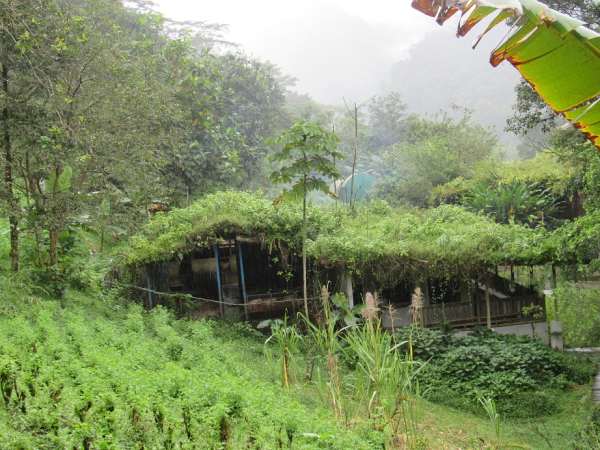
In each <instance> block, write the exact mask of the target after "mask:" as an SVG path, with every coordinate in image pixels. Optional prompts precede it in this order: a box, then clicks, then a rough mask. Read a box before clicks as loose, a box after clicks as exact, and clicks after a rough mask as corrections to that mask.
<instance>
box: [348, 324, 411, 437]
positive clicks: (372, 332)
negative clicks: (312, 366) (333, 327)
mask: <svg viewBox="0 0 600 450" xmlns="http://www.w3.org/2000/svg"><path fill="white" fill-rule="evenodd" d="M345 342H346V343H347V348H346V352H347V353H348V354H349V355H348V356H349V358H354V359H356V361H357V368H358V369H359V373H360V374H362V377H360V378H361V379H362V380H361V381H362V383H360V384H359V385H358V386H357V388H358V389H357V391H358V392H359V393H360V394H359V396H360V398H361V399H362V403H363V405H364V408H365V411H366V413H367V414H368V416H369V417H370V418H371V419H373V420H374V421H375V423H379V424H380V426H381V427H382V428H383V429H384V430H385V431H386V434H387V435H388V440H389V441H388V445H389V446H390V447H391V448H395V447H397V446H398V445H400V442H403V444H402V445H405V446H407V447H408V448H416V447H417V445H418V442H419V436H418V433H417V403H416V400H417V398H418V396H419V385H418V382H417V378H416V376H417V374H418V371H419V368H420V365H419V364H418V363H416V362H415V361H413V359H412V352H411V350H410V345H409V343H408V342H395V340H394V338H393V336H392V335H391V334H390V333H388V332H386V331H385V330H384V329H383V328H382V326H381V323H380V321H379V320H377V319H373V320H368V321H366V322H365V323H364V324H363V325H361V326H359V327H355V328H353V329H352V330H350V331H349V332H348V333H347V335H346V337H345Z"/></svg>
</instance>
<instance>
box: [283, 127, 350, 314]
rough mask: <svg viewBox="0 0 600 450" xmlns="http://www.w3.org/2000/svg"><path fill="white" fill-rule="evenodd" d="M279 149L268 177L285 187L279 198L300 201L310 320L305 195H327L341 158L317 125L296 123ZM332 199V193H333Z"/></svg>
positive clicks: (304, 288)
mask: <svg viewBox="0 0 600 450" xmlns="http://www.w3.org/2000/svg"><path fill="white" fill-rule="evenodd" d="M278 142H279V144H280V145H281V149H280V150H279V152H277V153H275V154H273V155H272V159H273V161H275V162H276V163H278V167H277V168H276V169H275V171H274V172H273V173H272V174H271V180H272V181H274V182H275V183H279V184H281V183H283V184H286V185H288V187H287V188H286V189H284V191H283V193H282V194H281V196H280V199H282V198H288V199H289V198H291V199H292V200H297V199H300V198H301V199H302V234H301V238H302V280H303V285H302V293H303V297H304V314H305V316H306V318H307V319H308V317H309V311H308V292H307V291H308V288H307V259H306V237H307V230H306V207H307V204H306V202H307V197H308V194H309V193H311V192H314V191H318V192H321V193H325V194H330V191H329V184H328V182H327V181H328V180H329V181H331V182H335V180H336V179H337V178H338V177H339V176H340V174H339V172H338V170H337V167H336V165H335V161H336V158H338V159H339V158H340V157H341V156H342V154H341V153H340V152H339V151H338V150H337V143H338V139H337V136H336V135H335V134H334V133H329V132H327V131H325V130H324V129H323V128H322V127H321V126H320V125H319V124H318V123H315V122H307V121H299V122H296V123H295V124H294V125H292V126H291V127H290V129H289V130H287V131H285V132H284V133H283V134H282V135H281V136H280V137H279V139H278ZM334 195H335V193H334Z"/></svg>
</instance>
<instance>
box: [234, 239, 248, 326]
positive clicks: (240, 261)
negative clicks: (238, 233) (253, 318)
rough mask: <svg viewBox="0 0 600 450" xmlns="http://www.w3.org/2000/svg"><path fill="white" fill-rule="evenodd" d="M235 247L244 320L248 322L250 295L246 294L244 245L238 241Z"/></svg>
mask: <svg viewBox="0 0 600 450" xmlns="http://www.w3.org/2000/svg"><path fill="white" fill-rule="evenodd" d="M235 247H236V250H237V252H236V253H237V257H238V271H239V273H240V294H241V297H242V302H243V303H244V319H245V320H246V321H248V305H247V303H248V295H247V294H246V274H245V273H244V255H243V250H242V248H243V244H242V243H241V242H239V241H238V240H237V239H236V240H235Z"/></svg>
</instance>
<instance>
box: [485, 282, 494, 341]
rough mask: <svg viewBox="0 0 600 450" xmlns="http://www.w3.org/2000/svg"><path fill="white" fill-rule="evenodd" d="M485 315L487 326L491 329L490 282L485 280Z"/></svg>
mask: <svg viewBox="0 0 600 450" xmlns="http://www.w3.org/2000/svg"><path fill="white" fill-rule="evenodd" d="M485 316H486V319H487V327H488V328H489V329H490V330H491V329H492V309H491V305H490V282H489V280H488V279H486V280H485Z"/></svg>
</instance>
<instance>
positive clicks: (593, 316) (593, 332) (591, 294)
mask: <svg viewBox="0 0 600 450" xmlns="http://www.w3.org/2000/svg"><path fill="white" fill-rule="evenodd" d="M552 298H553V299H554V300H555V303H556V305H557V306H558V311H555V312H554V317H555V318H556V320H560V321H561V322H562V324H563V336H564V340H565V344H566V345H567V346H569V347H598V346H600V290H598V289H585V288H580V287H577V285H575V284H571V283H561V284H559V285H558V287H557V288H556V289H554V291H553V293H552Z"/></svg>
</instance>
